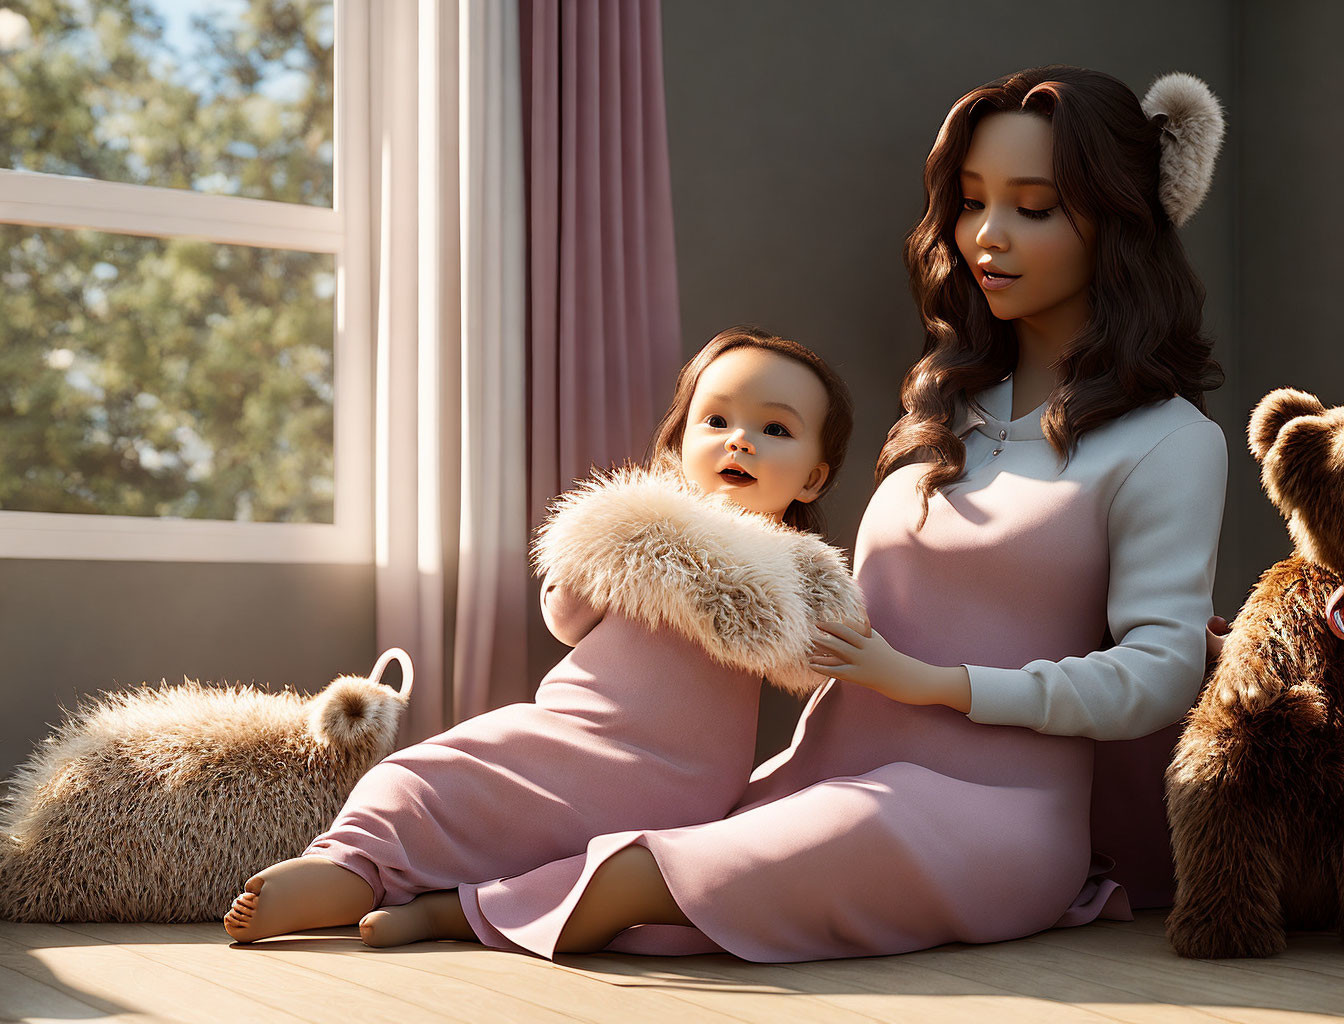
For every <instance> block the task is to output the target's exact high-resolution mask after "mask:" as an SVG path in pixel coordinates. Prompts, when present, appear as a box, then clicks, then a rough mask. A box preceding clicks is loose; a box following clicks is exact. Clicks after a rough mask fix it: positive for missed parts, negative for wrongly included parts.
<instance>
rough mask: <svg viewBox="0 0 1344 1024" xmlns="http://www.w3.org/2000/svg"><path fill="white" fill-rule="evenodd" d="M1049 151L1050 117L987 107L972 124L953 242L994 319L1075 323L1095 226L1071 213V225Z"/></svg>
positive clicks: (1083, 311) (1082, 312) (1081, 314)
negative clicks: (986, 112) (992, 110)
mask: <svg viewBox="0 0 1344 1024" xmlns="http://www.w3.org/2000/svg"><path fill="white" fill-rule="evenodd" d="M1051 150H1052V135H1051V126H1050V122H1049V121H1047V120H1046V119H1045V118H1043V117H1038V116H1036V115H1034V114H1022V113H999V114H990V115H989V116H988V117H986V118H984V119H983V120H982V121H980V122H979V123H978V124H977V125H976V126H975V133H974V134H973V135H972V136H971V147H970V149H969V150H967V152H966V159H965V160H964V161H963V162H962V165H961V194H962V211H961V215H960V216H959V217H958V219H957V226H956V232H955V234H956V239H957V248H958V249H959V250H960V251H961V255H962V256H963V257H964V258H965V260H966V263H967V264H968V265H969V266H970V268H971V273H972V275H974V277H975V281H976V283H977V284H978V285H980V287H981V289H983V291H984V295H985V300H986V301H987V302H988V303H989V308H990V311H991V312H993V314H994V315H995V316H996V317H998V318H999V319H1000V320H1017V319H1023V320H1025V321H1027V322H1028V323H1030V322H1033V321H1035V322H1037V323H1039V324H1040V325H1041V326H1046V325H1049V324H1054V323H1059V324H1061V325H1062V326H1068V324H1071V322H1072V321H1074V320H1076V321H1077V322H1078V324H1079V325H1081V324H1082V323H1083V322H1084V321H1085V320H1086V319H1087V315H1088V297H1087V289H1088V285H1089V283H1091V281H1092V272H1093V267H1094V264H1095V252H1096V246H1095V239H1096V232H1095V230H1094V229H1093V227H1092V225H1091V224H1090V223H1089V222H1088V221H1086V220H1085V219H1084V218H1082V217H1079V216H1078V215H1077V214H1075V215H1074V219H1075V220H1077V222H1078V231H1076V232H1075V231H1074V228H1073V225H1072V224H1070V223H1069V219H1068V217H1066V216H1065V215H1064V210H1063V208H1062V207H1061V206H1060V205H1059V203H1060V196H1059V192H1058V191H1057V190H1056V188H1055V186H1054V184H1053V183H1052V179H1053V176H1054V171H1053V168H1052V165H1051ZM1080 235H1081V237H1080ZM986 268H989V269H991V270H993V269H997V270H1000V271H1002V272H1003V274H1004V275H1011V276H995V275H993V274H991V275H990V276H986ZM1066 322H1067V323H1066Z"/></svg>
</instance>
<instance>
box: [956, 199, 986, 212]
mask: <svg viewBox="0 0 1344 1024" xmlns="http://www.w3.org/2000/svg"><path fill="white" fill-rule="evenodd" d="M984 206H985V204H984V203H982V202H980V200H979V199H963V200H962V201H961V208H962V209H963V210H982V209H984Z"/></svg>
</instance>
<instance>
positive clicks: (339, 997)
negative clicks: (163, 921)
mask: <svg viewBox="0 0 1344 1024" xmlns="http://www.w3.org/2000/svg"><path fill="white" fill-rule="evenodd" d="M60 927H65V929H70V930H73V931H78V933H79V934H86V935H90V937H93V938H97V939H99V941H102V942H106V943H110V945H118V946H121V947H126V949H133V951H134V953H136V954H137V955H140V957H144V958H146V959H151V961H153V962H156V964H160V965H161V966H164V968H168V969H175V970H179V972H181V973H183V974H187V976H190V977H194V978H198V980H200V981H210V982H218V984H223V985H227V986H228V988H230V989H234V990H239V992H251V993H253V996H254V998H255V1000H257V1002H258V1004H261V1005H263V1007H269V1008H270V1009H274V1011H278V1012H281V1013H286V1015H290V1016H293V1017H297V1019H302V1020H310V1021H314V1024H316V1023H317V1021H329V1020H344V1019H348V1017H358V1019H359V1020H360V1021H367V1023H368V1024H401V1021H406V1020H417V1019H423V1017H425V1013H423V1011H425V1009H430V1011H433V1012H434V1013H437V1015H438V1019H442V1020H448V1021H458V1023H460V1024H472V1017H468V1016H460V1015H457V1013H456V1012H454V1011H453V1009H452V1007H453V1005H454V1004H453V1002H452V1001H449V1002H441V1004H438V1005H437V1007H427V1008H426V1007H423V1005H418V1004H417V1001H415V1000H414V998H409V997H407V993H405V992H403V990H402V988H401V986H399V985H395V984H384V982H386V974H387V972H382V974H383V978H384V981H383V982H376V981H375V982H374V984H372V985H367V984H362V981H360V980H359V978H356V977H351V974H349V973H348V972H347V973H344V974H337V977H339V980H341V981H343V982H344V984H339V985H333V984H332V980H333V978H332V973H331V972H324V970H316V969H312V968H309V966H305V965H304V964H301V962H297V959H296V958H294V957H288V955H284V950H285V949H286V947H289V946H292V945H316V946H317V949H320V950H323V951H314V953H309V954H308V957H312V958H314V959H316V961H317V962H324V961H325V962H329V961H332V959H333V957H332V953H336V951H340V950H341V949H345V947H349V946H351V945H353V946H356V947H359V949H366V947H364V945H363V943H362V942H360V941H359V931H358V930H356V929H353V927H351V929H339V930H337V929H331V930H325V929H323V930H316V931H312V933H302V934H300V935H294V937H286V938H282V939H267V941H265V942H258V943H253V945H247V946H233V945H231V943H230V942H228V941H227V938H228V937H227V934H226V933H224V931H223V929H222V927H220V929H218V933H219V934H220V935H224V939H226V941H224V942H219V941H218V939H216V938H215V937H214V931H215V929H214V926H208V925H207V926H204V927H207V929H211V934H210V935H204V934H202V933H200V931H199V930H198V931H196V933H195V935H194V934H192V933H190V931H185V930H181V929H185V927H194V926H173V925H62V926H60ZM195 927H199V926H195ZM194 939H195V941H194ZM374 973H379V972H374ZM444 994H445V996H448V994H450V993H444ZM452 994H456V996H465V994H466V993H465V992H458V993H452ZM477 1019H478V1017H477Z"/></svg>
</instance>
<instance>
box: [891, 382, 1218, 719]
mask: <svg viewBox="0 0 1344 1024" xmlns="http://www.w3.org/2000/svg"><path fill="white" fill-rule="evenodd" d="M1011 406H1012V377H1011V375H1010V376H1009V377H1007V378H1006V379H1005V380H1004V381H1003V382H1002V383H1000V384H998V385H996V386H995V387H993V388H990V389H987V390H986V391H984V392H981V393H980V394H979V395H977V396H975V397H974V399H973V401H972V403H971V404H970V405H969V406H968V407H967V408H966V409H964V410H963V412H962V415H961V417H960V418H959V420H958V422H957V423H955V424H954V427H953V429H954V431H956V432H957V433H958V434H959V436H961V437H962V438H963V440H964V441H965V443H966V472H965V474H964V475H963V476H962V477H961V478H960V479H958V480H957V481H955V482H954V483H952V484H951V485H948V486H947V487H945V488H944V489H943V497H944V498H945V500H947V501H949V502H951V503H952V504H953V505H954V506H959V507H964V512H965V516H966V518H965V519H964V522H966V523H968V524H970V525H971V527H972V529H974V528H975V527H976V526H979V527H981V528H982V530H981V532H982V533H984V534H985V536H984V537H983V538H982V540H981V541H980V542H979V543H978V544H977V545H976V546H982V545H986V546H995V547H998V548H999V551H998V554H996V555H995V556H994V557H995V558H996V560H997V561H998V562H999V563H1000V564H999V566H998V568H999V570H1000V571H999V572H997V573H995V572H991V573H990V574H989V575H990V577H991V578H997V579H998V580H1000V581H1001V582H1002V581H1004V579H1005V577H1004V574H1003V572H1002V569H1003V568H1004V566H1003V564H1002V563H1003V562H1004V558H1003V556H1002V547H1001V545H1002V544H1012V545H1014V547H1015V551H1014V552H1013V554H1012V555H1011V556H1010V558H1009V561H1010V562H1011V563H1012V564H1011V566H1010V567H1011V568H1012V569H1013V570H1014V571H1015V572H1017V573H1019V574H1021V576H1022V577H1023V578H1022V579H1020V580H1019V583H1018V586H1017V587H1014V586H1012V585H1010V586H1008V587H1007V588H1005V591H1006V592H1004V593H1002V594H1001V595H999V597H1000V598H1001V599H1002V600H1005V601H1007V602H1009V603H1010V605H1012V606H1013V607H1012V608H1011V609H1010V615H1009V620H1011V616H1012V615H1014V614H1016V615H1031V614H1034V613H1037V610H1038V609H1041V608H1043V607H1046V608H1048V607H1052V606H1056V605H1057V604H1058V598H1059V597H1060V595H1058V594H1056V601H1046V602H1037V601H1033V600H1032V599H1031V591H1032V586H1033V581H1032V580H1031V579H1029V578H1027V577H1029V576H1031V575H1033V574H1034V575H1035V576H1036V577H1037V578H1038V579H1039V580H1045V581H1048V586H1050V587H1051V588H1064V589H1065V595H1063V596H1064V597H1066V598H1068V600H1067V601H1066V602H1065V603H1066V604H1067V605H1068V606H1069V607H1070V608H1072V609H1075V610H1076V613H1077V614H1078V615H1082V616H1086V615H1087V614H1088V610H1089V608H1094V609H1097V610H1102V611H1104V622H1100V621H1098V622H1097V624H1096V625H1097V626H1098V627H1104V629H1103V628H1098V629H1097V633H1096V637H1095V646H1096V647H1102V646H1103V644H1104V639H1103V638H1104V637H1106V635H1107V633H1109V637H1110V638H1113V639H1114V645H1113V646H1109V647H1106V648H1105V649H1095V650H1088V651H1081V652H1080V653H1079V654H1077V655H1074V656H1065V657H1062V658H1045V657H1041V658H1035V659H1033V660H1030V661H1028V662H1027V663H1026V664H1024V665H1021V666H1020V667H1018V666H1012V665H1008V666H1004V665H977V664H966V669H967V671H968V673H969V674H970V680H971V710H970V715H969V717H970V718H971V720H972V721H975V722H980V723H982V724H988V725H1016V726H1025V727H1027V728H1030V729H1034V730H1036V731H1037V732H1043V733H1051V734H1056V735H1072V736H1090V737H1092V738H1094V739H1101V740H1117V739H1130V738H1134V737H1138V736H1144V735H1147V734H1148V733H1151V732H1154V731H1155V730H1157V729H1160V728H1162V727H1163V726H1166V725H1169V724H1171V723H1172V722H1175V721H1177V720H1179V719H1180V717H1181V716H1182V715H1183V714H1184V713H1185V711H1186V710H1187V709H1188V708H1189V707H1190V706H1191V704H1192V703H1193V701H1194V699H1195V696H1196V694H1197V693H1198V690H1199V686H1200V682H1201V680H1202V678H1203V673H1204V664H1205V623H1206V621H1207V620H1208V618H1209V616H1210V615H1212V613H1213V603H1212V592H1213V578H1214V569H1215V564H1216V559H1217V551H1218V536H1219V532H1220V529H1221V524H1222V514H1223V502H1224V496H1225V490H1226V484H1227V445H1226V442H1225V440H1224V438H1223V432H1222V430H1221V429H1220V428H1219V426H1218V425H1217V424H1216V423H1214V422H1213V421H1211V420H1209V419H1207V418H1206V417H1205V416H1203V415H1202V414H1201V413H1200V412H1199V411H1198V410H1197V409H1195V407H1194V406H1193V405H1191V404H1190V403H1189V402H1187V401H1186V400H1185V399H1182V398H1171V399H1168V400H1166V401H1164V402H1158V403H1154V404H1152V405H1149V406H1145V407H1143V408H1140V409H1136V410H1133V411H1132V412H1130V413H1128V414H1126V415H1124V416H1121V417H1119V418H1118V419H1116V420H1113V421H1112V422H1110V423H1108V424H1105V425H1104V426H1102V427H1100V428H1097V429H1095V430H1092V431H1090V432H1088V433H1087V434H1085V435H1084V436H1083V437H1082V439H1081V440H1080V442H1079V445H1078V448H1077V450H1076V451H1075V453H1074V455H1073V457H1072V459H1071V460H1070V461H1069V463H1068V465H1067V466H1065V467H1063V468H1061V467H1060V465H1059V461H1058V459H1057V456H1056V454H1055V452H1054V449H1053V448H1051V446H1050V444H1049V442H1048V441H1046V440H1045V436H1044V433H1043V431H1042V430H1041V426H1040V415H1041V412H1042V411H1043V407H1041V408H1037V409H1035V410H1033V411H1032V412H1031V413H1028V414H1027V415H1025V416H1022V417H1020V418H1018V419H1017V420H1009V418H1008V417H1009V415H1010V413H1009V410H1010V409H1011ZM910 468H911V469H916V468H917V467H910ZM1055 516H1066V517H1068V522H1069V528H1068V529H1066V530H1064V531H1061V530H1060V529H1058V527H1056V528H1053V529H1041V530H1037V529H1036V528H1035V527H1036V526H1037V525H1038V524H1040V525H1043V524H1044V523H1045V522H1046V521H1047V520H1049V519H1050V518H1051V517H1055ZM943 521H944V522H946V518H945V517H944V519H943ZM1036 538H1039V540H1040V541H1041V543H1040V544H1035V543H1033V540H1034V539H1036ZM1102 545H1104V548H1103V547H1102ZM1102 551H1104V553H1105V556H1106V557H1105V558H1104V559H1101V558H1099V557H1098V555H1099V554H1100V553H1101V552H1102ZM961 554H962V555H963V557H964V556H966V555H967V554H968V552H967V551H966V550H965V548H964V547H963V549H962V551H961ZM972 554H973V553H972ZM1061 562H1062V563H1063V564H1062V565H1061ZM1070 563H1072V565H1073V566H1074V567H1076V573H1071V572H1070V571H1069V569H1070V567H1071V565H1070ZM1061 570H1062V571H1061ZM1070 588H1074V589H1075V590H1076V593H1074V594H1069V593H1068V591H1069V589H1070ZM1015 589H1018V590H1020V591H1021V593H1020V594H1019V595H1017V597H1018V598H1019V599H1015V595H1014V593H1013V591H1014V590H1015ZM1098 598H1101V599H1102V600H1100V601H1098ZM1055 614H1057V615H1058V614H1060V613H1059V612H1058V611H1056V612H1055ZM1061 617H1067V616H1065V615H1061ZM1075 635H1076V634H1075Z"/></svg>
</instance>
